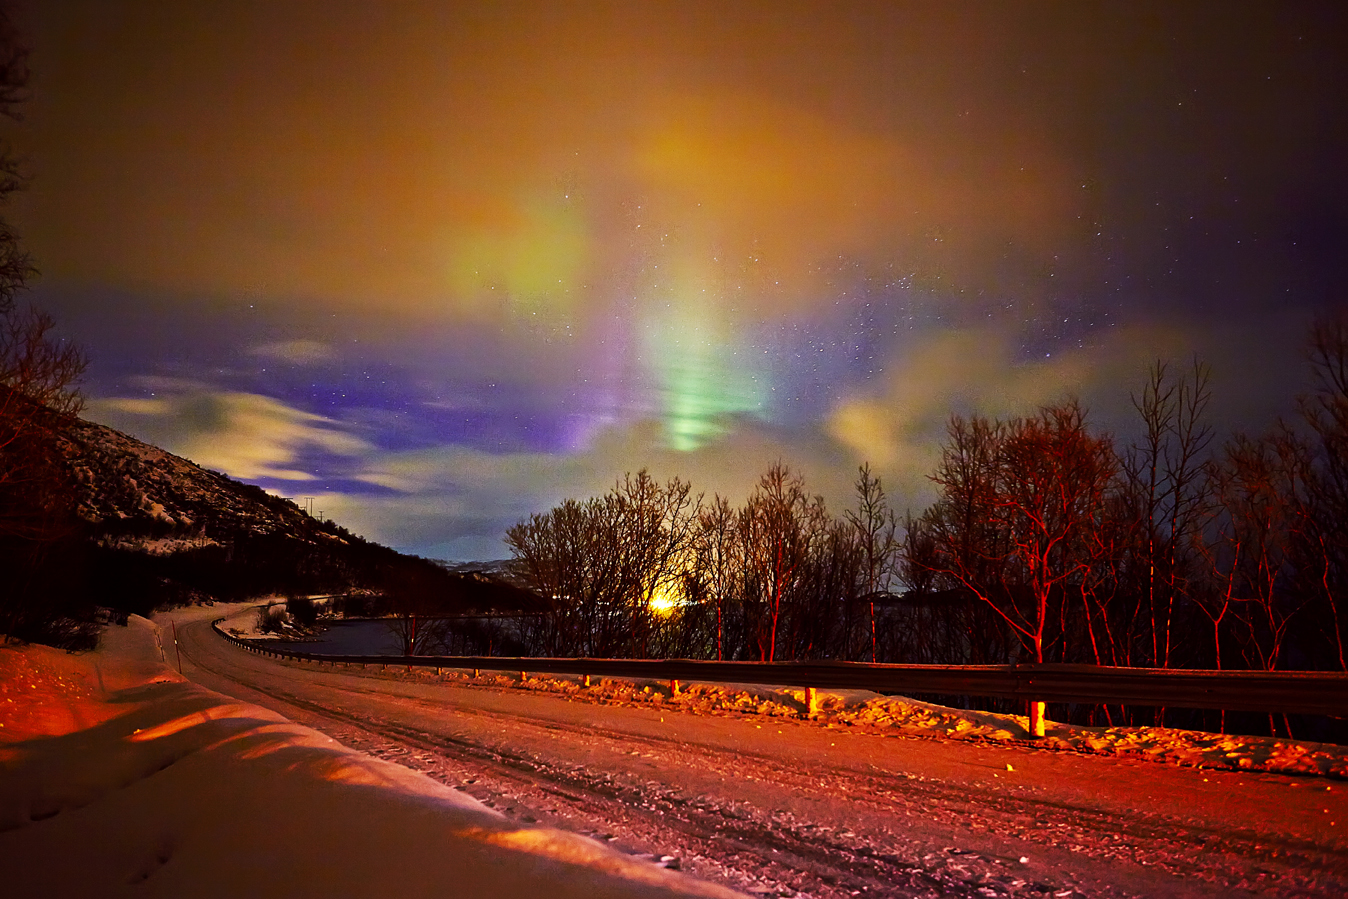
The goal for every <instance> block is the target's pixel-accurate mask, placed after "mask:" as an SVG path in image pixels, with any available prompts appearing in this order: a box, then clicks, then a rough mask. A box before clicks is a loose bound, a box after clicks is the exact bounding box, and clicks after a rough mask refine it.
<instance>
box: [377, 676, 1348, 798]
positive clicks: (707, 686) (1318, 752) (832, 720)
mask: <svg viewBox="0 0 1348 899" xmlns="http://www.w3.org/2000/svg"><path fill="white" fill-rule="evenodd" d="M386 676H391V677H422V678H426V677H429V678H432V679H434V678H435V677H437V675H435V674H433V673H428V669H413V671H412V672H410V673H408V672H406V671H405V670H404V669H400V668H396V667H395V666H390V667H389V669H388V671H387V673H386ZM440 677H442V678H444V679H450V680H457V681H460V682H462V681H465V680H466V681H471V682H475V683H482V684H491V685H493V686H501V687H516V688H519V687H524V688H526V689H532V690H546V691H550V692H556V693H563V694H567V695H569V696H571V697H573V698H575V699H578V700H581V701H587V702H598V703H615V704H633V705H643V704H645V705H655V706H660V707H662V708H669V709H683V710H686V711H689V712H694V713H699V714H742V715H765V716H770V717H784V718H805V717H809V712H808V709H807V707H806V698H805V691H804V690H803V689H800V688H792V687H770V686H761V685H756V684H712V683H702V682H688V683H683V684H681V686H680V690H679V692H678V693H677V694H675V693H673V692H672V691H671V690H670V685H669V683H668V682H667V681H655V680H640V679H627V678H603V679H599V678H592V679H591V684H590V686H588V687H586V686H584V685H583V682H582V681H581V680H580V679H579V678H576V677H565V676H553V675H532V674H531V675H529V676H528V677H527V678H526V679H525V680H523V681H521V680H520V677H519V675H518V674H496V673H489V672H483V673H482V675H480V676H479V677H477V678H473V677H472V676H471V675H470V674H469V673H468V672H466V671H459V670H455V671H448V670H447V671H446V672H445V674H443V675H440ZM816 710H817V713H816V714H815V715H814V716H813V720H814V721H815V722H817V723H818V724H820V725H823V726H835V727H855V728H859V729H864V730H869V731H873V732H879V733H894V734H904V735H908V736H923V737H935V738H942V739H957V740H983V741H990V742H1008V741H1016V742H1018V743H1019V744H1020V745H1025V746H1034V747H1039V748H1043V749H1049V750H1068V751H1075V752H1085V753H1093V754H1100V755H1114V756H1124V757H1134V758H1140V759H1147V760H1151V761H1157V762H1166V763H1170V764H1181V765H1192V766H1195V767H1200V768H1232V769H1240V770H1251V771H1271V772H1278V773H1282V774H1303V775H1316V776H1329V777H1337V778H1348V747H1346V746H1338V745H1335V744H1331V743H1314V742H1309V741H1304V740H1287V739H1280V738H1275V737H1253V736H1234V735H1230V734H1213V733H1206V732H1203V731H1194V730H1181V729H1178V728H1169V727H1085V726H1078V725H1072V724H1062V723H1058V722H1048V727H1047V732H1046V735H1045V737H1044V738H1043V739H1040V740H1033V739H1031V737H1030V732H1029V721H1028V720H1027V719H1026V717H1025V716H1024V715H1006V714H999V713H996V712H980V711H976V710H966V709H955V708H950V707H948V706H941V705H936V704H934V703H929V702H919V701H917V700H914V699H907V698H905V697H902V696H883V695H881V694H879V693H873V692H871V691H869V690H819V691H817V693H816Z"/></svg>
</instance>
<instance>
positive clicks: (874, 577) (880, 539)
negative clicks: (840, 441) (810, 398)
mask: <svg viewBox="0 0 1348 899" xmlns="http://www.w3.org/2000/svg"><path fill="white" fill-rule="evenodd" d="M856 490H857V510H856V511H855V512H853V511H851V510H850V509H849V510H847V511H846V512H844V513H843V514H844V515H845V516H846V519H847V522H848V523H849V524H850V525H851V526H852V529H853V531H854V532H855V535H856V539H857V541H858V543H859V546H860V548H861V553H862V565H863V569H862V570H863V577H864V578H865V582H864V584H863V585H862V587H863V590H864V593H863V594H862V599H863V600H864V601H865V602H866V604H867V606H868V608H869V611H870V637H871V640H870V643H871V661H872V662H874V661H876V632H875V600H876V598H877V597H879V596H880V595H882V594H884V593H888V592H889V578H890V576H891V574H892V573H893V570H894V561H895V555H896V554H897V552H898V549H899V541H898V537H897V533H898V527H899V523H898V519H897V518H896V517H895V515H894V510H893V509H891V508H889V503H888V502H887V501H886V499H885V490H884V487H883V486H882V485H881V483H880V479H879V478H878V477H876V476H875V475H873V474H871V466H870V463H869V462H868V463H866V464H864V465H862V466H861V468H860V469H859V470H858V472H857V483H856Z"/></svg>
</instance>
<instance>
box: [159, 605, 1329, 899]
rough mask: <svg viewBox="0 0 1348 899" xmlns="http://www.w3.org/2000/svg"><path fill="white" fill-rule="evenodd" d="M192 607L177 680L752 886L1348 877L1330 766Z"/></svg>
mask: <svg viewBox="0 0 1348 899" xmlns="http://www.w3.org/2000/svg"><path fill="white" fill-rule="evenodd" d="M206 611H209V610H192V611H188V612H185V613H180V614H179V615H177V616H175V617H176V620H177V634H178V639H179V641H180V648H181V651H182V670H183V674H184V675H186V676H187V677H188V678H190V679H192V680H194V681H197V682H198V683H200V684H202V685H204V686H206V687H209V688H211V689H213V690H216V691H219V692H221V693H225V694H229V695H233V696H236V697H239V698H241V699H245V700H248V701H250V702H253V703H256V704H258V705H262V706H266V707H269V708H271V709H273V710H275V711H277V712H280V713H282V714H284V715H285V716H287V717H289V718H291V719H293V720H295V721H297V722H299V723H302V724H305V725H307V726H309V727H312V728H315V729H317V730H320V731H323V732H324V733H327V734H329V735H331V736H333V737H335V738H336V739H338V740H339V741H340V742H342V743H344V744H346V745H348V746H350V747H352V748H355V749H358V750H361V751H364V752H367V753H369V754H371V755H375V756H378V757H381V758H385V759H388V760H390V761H396V762H398V763H400V764H403V765H406V766H408V767H410V768H414V769H416V770H419V771H422V772H424V773H426V774H428V775H430V776H431V777H433V778H435V779H437V780H440V781H441V782H443V783H445V784H448V785H450V786H453V787H456V788H458V789H461V790H464V791H465V792H467V793H469V794H471V795H472V796H474V797H476V798H478V799H479V800H481V801H483V802H485V803H487V804H488V805H490V806H492V807H494V808H496V809H498V810H499V811H502V812H503V813H505V814H506V815H508V816H511V817H515V818H518V819H520V820H522V821H525V822H533V821H538V822H540V823H542V824H546V825H551V826H555V827H558V828H561V829H565V830H572V831H576V832H580V833H584V834H589V835H592V836H594V837H596V838H597V839H600V840H604V841H608V842H610V843H612V844H613V845H615V846H617V847H618V848H620V849H623V850H625V851H627V852H630V853H633V854H642V855H646V856H649V857H652V858H653V859H654V860H656V861H657V862H663V863H664V864H666V865H668V866H671V867H675V866H677V867H680V868H682V869H683V870H684V871H686V872H689V873H692V874H694V875H695V876H698V877H701V878H704V879H707V880H711V881H715V882H718V883H722V884H726V885H729V886H732V887H736V888H738V889H741V890H744V891H746V892H749V893H753V894H759V895H780V896H792V895H796V894H803V895H809V896H821V897H822V896H852V895H858V894H861V895H873V896H927V895H931V896H936V895H940V896H1004V895H1014V896H1022V895H1023V896H1057V897H1066V896H1077V895H1084V896H1149V897H1159V896H1239V895H1244V894H1249V895H1278V896H1282V895H1348V785H1344V784H1343V783H1342V782H1341V781H1337V780H1328V779H1324V778H1308V777H1289V776H1285V775H1274V774H1263V773H1252V772H1233V771H1212V770H1205V769H1196V768H1188V767H1178V766H1171V765H1163V764H1156V763H1153V762H1145V761H1139V760H1133V759H1119V758H1103V757H1094V756H1088V755H1082V754H1077V753H1067V752H1046V751H1043V750H1037V749H1033V748H1030V747H1027V746H1023V745H1012V746H1002V745H991V744H980V743H974V742H961V741H948V740H934V739H916V738H912V737H902V736H899V737H896V736H892V735H886V734H879V733H870V732H865V731H864V730H862V729H857V728H839V727H828V726H824V725H821V724H818V723H813V722H808V721H803V720H802V721H792V720H782V719H774V718H765V717H762V716H758V715H730V714H717V715H698V714H690V713H688V712H686V711H681V710H676V709H661V708H656V707H649V706H643V707H627V706H615V705H597V704H592V703H587V702H576V701H572V700H569V699H567V698H565V697H561V696H556V695H549V694H546V693H539V692H536V691H527V690H518V689H509V688H502V687H499V686H474V685H465V684H463V683H462V682H459V683H454V682H442V681H440V680H439V679H437V678H436V677H435V676H434V675H433V674H432V675H426V674H424V673H414V674H412V675H408V674H406V673H405V672H401V673H400V672H388V673H381V672H378V671H375V670H369V671H362V670H356V669H337V670H333V669H331V668H330V667H321V668H316V667H315V666H312V665H300V664H298V663H282V662H277V661H275V660H270V659H265V658H260V657H258V656H255V655H253V654H250V653H247V652H244V651H242V650H241V649H239V648H237V647H235V646H233V645H231V644H229V643H227V642H226V641H224V640H222V639H221V638H220V637H219V636H218V635H216V634H215V633H214V632H213V631H212V630H211V628H210V624H209V620H210V619H209V617H208V616H207V615H205V614H203V613H204V612H206ZM165 623H167V622H165ZM166 629H167V628H166ZM169 661H170V662H173V661H174V659H173V655H172V654H170V655H169Z"/></svg>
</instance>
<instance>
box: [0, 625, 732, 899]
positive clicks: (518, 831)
mask: <svg viewBox="0 0 1348 899" xmlns="http://www.w3.org/2000/svg"><path fill="white" fill-rule="evenodd" d="M172 659H173V657H172V647H171V644H170V649H169V654H168V659H167V661H166V658H165V653H164V651H163V643H161V635H160V632H159V630H158V628H157V627H156V626H155V625H154V624H152V623H151V622H148V621H146V620H144V619H140V618H135V617H133V618H132V619H131V622H130V624H129V626H127V627H111V628H109V629H108V630H107V632H106V634H105V636H104V639H103V641H102V643H101V644H100V647H99V649H98V650H97V651H96V652H93V653H89V654H86V655H82V656H72V655H68V654H66V653H63V652H60V651H57V650H52V649H48V648H46V647H41V646H25V647H17V646H0V865H2V866H3V868H4V870H5V875H4V880H5V889H4V895H5V896H14V897H18V896H121V895H137V896H143V895H164V896H240V895H259V894H260V895H273V894H274V895H286V896H315V897H323V899H332V897H341V896H380V895H389V896H399V897H414V896H431V895H455V896H473V897H488V896H490V897H514V896H536V895H544V894H547V895H548V896H550V897H565V896H576V897H580V896H585V897H592V896H614V897H617V896H732V895H736V894H733V893H731V892H729V891H727V890H725V889H723V888H720V887H716V886H713V885H709V884H705V883H700V882H698V881H695V880H693V879H691V878H688V877H685V876H683V875H680V874H678V873H677V872H673V871H668V870H665V869H662V868H659V867H657V866H655V865H653V864H649V863H646V862H643V861H640V860H636V859H632V858H629V857H626V856H623V855H621V854H619V853H617V852H615V851H613V850H611V849H609V848H607V847H605V846H602V845H600V844H599V843H597V842H595V841H592V840H588V839H586V838H584V837H581V836H578V835H575V834H569V833H563V832H561V831H557V830H551V829H548V828H542V827H529V826H521V825H519V824H518V823H514V822H511V821H508V820H507V819H506V818H504V817H503V816H501V815H499V814H497V813H496V812H494V811H492V810H490V809H488V808H486V807H484V806H483V805H481V804H480V803H478V802H477V801H476V800H474V799H472V798H471V797H469V796H467V795H466V794H464V793H461V792H459V791H455V790H451V789H449V788H447V787H444V786H442V785H440V784H438V783H436V782H434V781H432V780H430V779H429V778H427V777H425V776H423V775H421V774H418V773H416V772H413V771H411V770H409V769H407V768H403V767H400V766H398V765H394V764H390V763H387V762H383V761H379V760H377V759H373V758H370V757H368V756H365V755H362V754H360V753H357V752H354V751H352V750H349V749H346V748H344V747H342V746H341V745H340V744H338V743H336V742H335V741H334V740H332V739H330V738H329V737H326V736H323V735H322V734H319V733H318V732H316V731H313V730H309V729H307V728H304V727H301V726H299V725H297V724H294V723H292V722H291V721H288V720H287V719H285V718H283V717H281V716H280V715H277V714H275V713H273V712H270V711H267V710H265V709H262V708H260V707H258V706H253V705H249V704H247V703H241V702H237V701H234V700H231V699H228V698H226V697H224V696H221V695H219V694H217V693H213V692H211V691H209V690H206V689H205V688H203V687H200V686H197V685H195V684H192V683H189V682H187V681H185V680H184V679H182V678H181V677H179V676H178V675H177V674H176V673H175V672H174V671H173V670H172V669H171V668H170V667H169V664H168V662H171V661H172Z"/></svg>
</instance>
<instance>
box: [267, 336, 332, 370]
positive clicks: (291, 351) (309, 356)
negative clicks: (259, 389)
mask: <svg viewBox="0 0 1348 899" xmlns="http://www.w3.org/2000/svg"><path fill="white" fill-rule="evenodd" d="M249 352H250V353H252V354H253V355H254V356H260V357H262V358H263V359H272V360H275V361H277V362H289V363H290V364H292V365H321V364H323V363H325V362H332V361H334V360H336V358H337V351H336V350H334V349H333V348H332V347H331V346H329V345H328V344H326V343H323V342H322V341H320V340H277V341H273V342H271V343H263V344H259V345H257V346H255V347H253V348H252V349H250V350H249Z"/></svg>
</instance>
